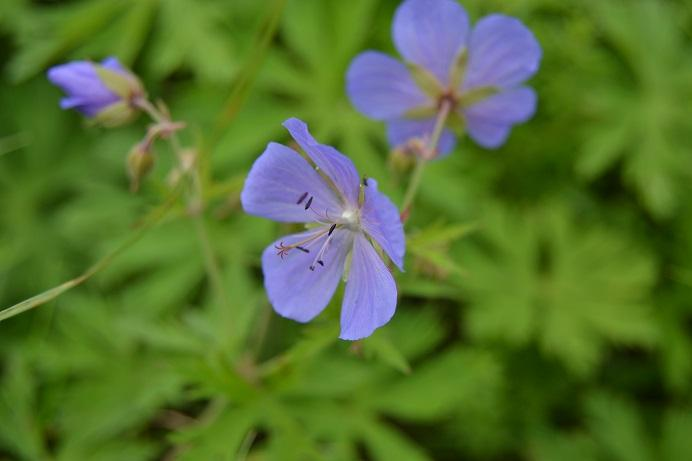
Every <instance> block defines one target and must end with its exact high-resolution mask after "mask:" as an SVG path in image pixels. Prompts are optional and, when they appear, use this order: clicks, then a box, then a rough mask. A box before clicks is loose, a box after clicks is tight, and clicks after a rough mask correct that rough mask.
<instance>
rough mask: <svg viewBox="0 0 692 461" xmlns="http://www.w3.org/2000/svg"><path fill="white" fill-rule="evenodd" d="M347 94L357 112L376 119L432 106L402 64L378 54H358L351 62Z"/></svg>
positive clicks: (347, 78) (372, 52)
mask: <svg viewBox="0 0 692 461" xmlns="http://www.w3.org/2000/svg"><path fill="white" fill-rule="evenodd" d="M346 91H347V93H348V97H349V98H350V99H351V103H353V105H354V106H355V107H356V109H358V111H360V112H362V113H363V114H365V115H367V116H368V117H371V118H374V119H376V120H386V119H388V118H393V117H401V116H403V115H404V114H405V113H406V112H408V111H409V110H411V109H415V108H417V107H421V106H425V105H428V104H430V103H431V101H430V100H429V98H428V97H427V96H426V95H425V94H424V93H423V92H422V91H421V90H420V88H418V86H417V85H416V83H415V82H414V81H413V78H412V77H411V74H410V73H409V71H408V69H407V68H406V66H405V65H404V64H402V63H401V62H399V61H397V60H396V59H394V58H392V57H391V56H388V55H386V54H384V53H379V52H377V51H366V52H365V53H361V54H359V55H358V56H356V58H355V59H354V60H353V61H352V62H351V66H350V67H349V68H348V72H347V73H346Z"/></svg>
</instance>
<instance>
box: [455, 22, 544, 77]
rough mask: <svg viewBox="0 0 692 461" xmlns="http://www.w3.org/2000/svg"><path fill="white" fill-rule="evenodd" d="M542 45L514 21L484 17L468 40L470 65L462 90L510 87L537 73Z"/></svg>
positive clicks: (520, 23) (522, 25) (519, 23)
mask: <svg viewBox="0 0 692 461" xmlns="http://www.w3.org/2000/svg"><path fill="white" fill-rule="evenodd" d="M541 53H542V52H541V46H540V44H539V43H538V41H537V40H536V37H534V35H533V33H532V32H531V31H530V30H529V29H528V28H527V27H526V26H525V25H524V24H522V22H521V21H519V20H518V19H516V18H512V17H509V16H504V15H501V14H492V15H489V16H486V17H484V18H483V19H481V20H480V21H478V23H477V24H476V26H475V27H474V29H473V32H472V33H471V39H470V41H469V63H468V68H467V70H466V79H465V81H464V85H463V87H464V89H469V88H476V87H483V86H493V87H499V88H509V87H512V86H515V85H518V84H520V83H523V82H524V81H525V80H527V79H528V78H529V77H531V76H532V75H533V74H535V73H536V71H537V70H538V66H539V64H540V61H541Z"/></svg>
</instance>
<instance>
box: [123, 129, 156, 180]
mask: <svg viewBox="0 0 692 461" xmlns="http://www.w3.org/2000/svg"><path fill="white" fill-rule="evenodd" d="M153 167H154V154H153V152H152V151H151V143H150V142H149V141H147V140H145V141H142V142H139V143H137V144H135V146H134V147H133V148H132V149H131V150H130V153H129V154H128V156H127V174H128V176H129V177H130V189H131V190H132V192H137V190H139V185H140V184H141V181H142V179H144V177H145V176H146V175H148V174H149V172H150V171H151V170H152V168H153Z"/></svg>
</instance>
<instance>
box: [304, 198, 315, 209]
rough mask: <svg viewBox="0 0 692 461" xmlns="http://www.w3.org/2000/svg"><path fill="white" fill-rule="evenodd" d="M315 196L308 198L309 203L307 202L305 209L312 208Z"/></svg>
mask: <svg viewBox="0 0 692 461" xmlns="http://www.w3.org/2000/svg"><path fill="white" fill-rule="evenodd" d="M313 198H314V197H312V196H311V197H310V198H309V199H308V203H306V204H305V209H306V210H307V209H308V208H310V205H312V199H313Z"/></svg>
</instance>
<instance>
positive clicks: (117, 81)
mask: <svg viewBox="0 0 692 461" xmlns="http://www.w3.org/2000/svg"><path fill="white" fill-rule="evenodd" d="M48 79H49V80H50V81H51V82H52V83H53V84H54V85H56V86H58V87H59V88H61V89H62V90H63V91H64V92H65V97H64V98H62V99H61V100H60V107H61V108H63V109H75V110H76V111H78V112H80V113H82V114H83V115H85V116H86V117H89V118H97V119H99V118H100V119H102V120H101V121H103V122H106V123H108V124H117V123H120V122H122V121H125V120H127V119H128V118H129V117H131V116H132V115H133V114H134V113H135V112H136V110H135V107H134V106H133V102H134V101H135V100H136V99H137V98H140V97H142V96H143V95H144V89H143V88H142V85H141V83H140V82H139V79H137V77H136V76H135V75H133V74H132V73H131V72H129V71H128V70H127V69H125V68H124V67H123V66H122V65H121V64H120V62H119V61H118V60H117V59H116V58H113V57H110V58H107V59H104V60H103V61H102V62H101V63H100V64H98V63H95V62H91V61H72V62H69V63H66V64H61V65H58V66H55V67H52V68H51V69H49V70H48Z"/></svg>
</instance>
